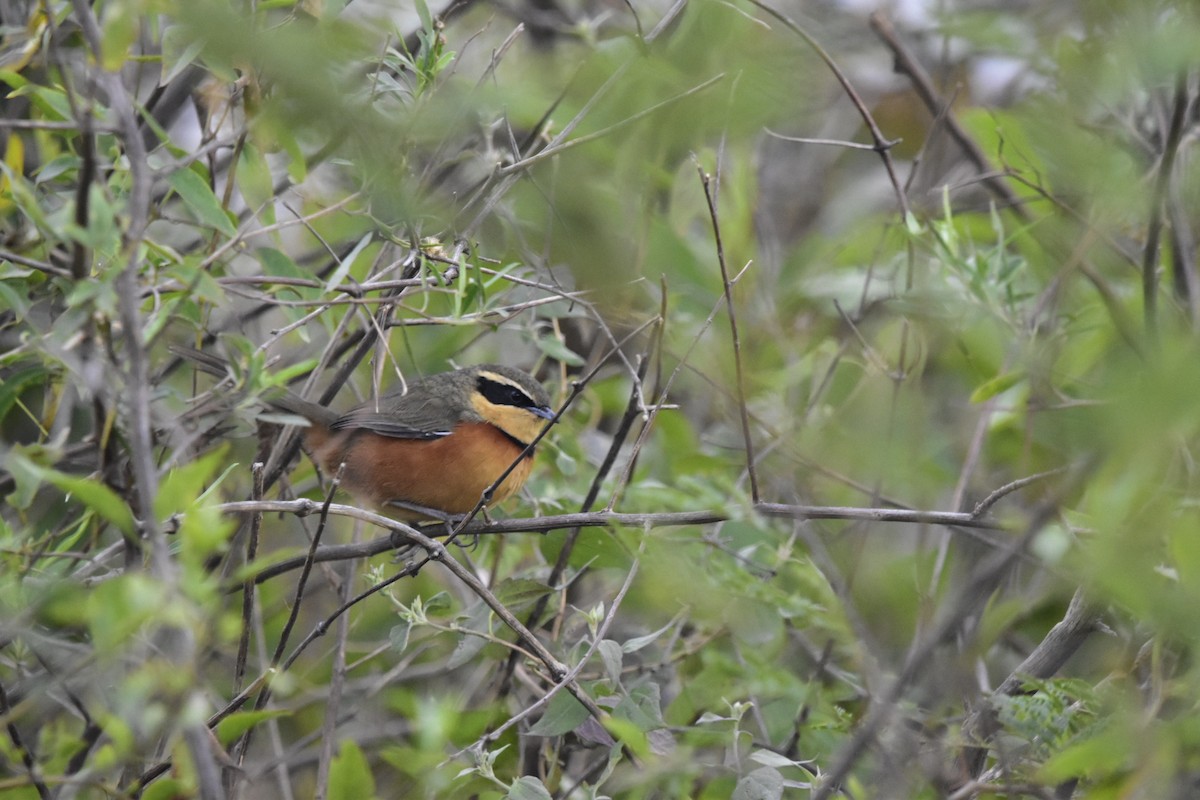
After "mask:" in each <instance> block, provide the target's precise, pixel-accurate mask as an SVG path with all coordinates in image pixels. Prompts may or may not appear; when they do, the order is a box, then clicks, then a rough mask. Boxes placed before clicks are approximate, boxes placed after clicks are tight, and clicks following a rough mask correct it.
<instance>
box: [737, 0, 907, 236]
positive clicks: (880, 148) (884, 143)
mask: <svg viewBox="0 0 1200 800" xmlns="http://www.w3.org/2000/svg"><path fill="white" fill-rule="evenodd" d="M750 2H751V3H752V4H753V5H755V6H757V7H758V8H760V9H762V10H763V11H765V12H766V13H767V14H769V15H771V16H772V17H774V18H775V19H777V20H779V22H781V23H783V25H784V27H786V28H787V29H788V30H790V31H791V32H792V33H794V34H796V35H797V36H799V37H800V38H801V39H803V40H804V41H805V42H806V43H807V44H808V46H809V47H811V48H812V49H813V50H814V51H815V52H816V54H817V55H818V56H819V57H820V59H821V60H822V61H824V62H825V66H826V67H828V68H829V71H830V72H832V73H833V76H834V77H835V78H837V82H838V83H839V84H841V86H842V91H844V92H845V93H846V96H847V97H849V98H850V102H851V103H853V104H854V108H855V109H857V110H858V115H859V116H860V117H862V120H863V123H865V124H866V126H867V130H869V131H870V132H871V140H872V141H873V142H875V145H874V147H872V148H871V149H872V150H874V151H875V152H877V153H879V158H880V159H882V160H883V167H884V169H885V170H887V174H888V180H890V181H891V183H892V188H893V190H895V192H896V201H897V202H898V203H899V204H900V210H901V211H902V212H904V216H905V218H907V217H908V215H909V213H910V212H911V209H910V208H909V205H908V196H907V195H905V193H904V187H903V186H901V185H900V179H899V177H897V175H896V165H895V163H894V162H893V161H892V154H891V152H890V151H891V149H892V147H894V146H895V144H896V143H895V141H892V140H890V139H888V138H886V137H885V136H884V135H883V131H881V130H880V129H879V125H878V123H876V122H875V117H873V116H872V115H871V111H870V109H868V108H867V104H866V103H865V102H863V99H862V97H860V96H859V94H858V91H857V90H856V89H855V88H854V84H852V83H850V79H849V78H848V77H846V73H844V72H842V68H841V67H839V66H838V65H837V62H836V61H834V60H833V56H831V55H830V54H829V53H828V51H826V50H825V48H824V47H822V46H821V43H820V42H818V41H817V40H816V39H814V38H813V37H812V35H811V34H809V32H808V31H806V30H804V28H802V27H800V26H799V25H798V24H796V23H795V22H794V21H792V19H791V18H790V17H788V16H787V15H785V14H783V13H781V12H779V11H777V10H775V9H774V8H772V7H771V6H769V5H767V4H766V3H765V2H763V0H750Z"/></svg>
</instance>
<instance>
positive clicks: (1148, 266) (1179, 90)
mask: <svg viewBox="0 0 1200 800" xmlns="http://www.w3.org/2000/svg"><path fill="white" fill-rule="evenodd" d="M1187 108H1188V90H1187V75H1186V73H1184V74H1180V75H1179V77H1178V79H1177V81H1176V83H1175V103H1174V108H1173V109H1172V112H1171V124H1170V127H1169V128H1168V129H1167V140H1166V142H1165V144H1164V145H1163V152H1162V158H1161V159H1160V161H1159V164H1158V174H1157V175H1156V176H1155V178H1154V191H1153V193H1152V194H1151V198H1150V219H1149V220H1148V221H1147V223H1146V244H1145V246H1144V247H1143V248H1142V305H1143V308H1144V309H1145V317H1146V318H1145V324H1146V334H1147V335H1148V336H1149V337H1150V338H1151V339H1153V338H1154V336H1155V334H1156V333H1157V331H1158V261H1159V259H1158V243H1159V240H1160V239H1161V238H1162V227H1163V211H1164V207H1165V205H1166V202H1167V197H1168V195H1169V193H1170V188H1171V182H1172V176H1173V173H1174V171H1175V156H1176V155H1177V154H1178V153H1179V143H1180V141H1182V139H1183V127H1184V118H1185V116H1186V112H1187Z"/></svg>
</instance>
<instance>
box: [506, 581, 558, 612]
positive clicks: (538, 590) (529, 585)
mask: <svg viewBox="0 0 1200 800" xmlns="http://www.w3.org/2000/svg"><path fill="white" fill-rule="evenodd" d="M548 594H550V587H549V586H547V585H546V584H544V583H542V582H541V581H535V580H530V579H529V578H509V579H508V580H505V581H501V582H500V584H499V585H498V586H497V587H496V599H497V600H499V601H500V602H501V603H503V604H504V605H505V606H507V607H508V610H509V611H518V610H520V609H522V608H526V607H528V606H530V605H532V604H533V603H535V602H536V601H538V600H540V599H541V598H543V597H545V596H546V595H548Z"/></svg>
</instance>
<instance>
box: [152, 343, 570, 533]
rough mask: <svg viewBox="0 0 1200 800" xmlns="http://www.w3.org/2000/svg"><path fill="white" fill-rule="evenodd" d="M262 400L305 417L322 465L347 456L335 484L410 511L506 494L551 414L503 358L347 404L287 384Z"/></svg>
mask: <svg viewBox="0 0 1200 800" xmlns="http://www.w3.org/2000/svg"><path fill="white" fill-rule="evenodd" d="M171 350H172V352H174V353H176V354H177V355H180V356H182V357H184V358H186V359H187V360H189V361H191V362H193V363H194V364H195V365H196V366H197V367H198V368H199V369H201V370H202V371H204V372H208V373H210V374H214V375H218V376H221V377H224V376H227V375H229V374H230V373H229V368H228V365H227V364H226V362H225V361H223V360H222V359H221V358H220V357H218V356H214V355H212V354H211V353H207V352H203V351H199V350H193V349H191V348H184V347H172V348H171ZM263 400H264V401H265V402H266V403H267V404H269V405H271V406H273V407H274V408H277V409H280V410H282V411H286V412H288V413H290V414H295V415H297V416H299V417H303V418H304V419H305V420H307V421H308V423H309V424H308V427H307V428H305V430H304V438H303V443H304V449H305V451H306V452H307V453H308V454H309V457H310V458H312V460H313V461H314V462H315V463H316V464H317V465H318V466H319V467H320V468H321V469H322V470H323V471H324V472H325V473H326V474H329V475H334V474H336V473H337V472H338V470H339V468H342V465H343V464H344V465H345V467H344V468H343V469H342V478H341V486H342V487H343V488H344V489H346V491H348V492H349V493H350V494H351V495H352V496H354V497H355V499H356V500H358V501H360V502H362V503H364V504H366V505H370V506H372V507H374V508H376V509H378V510H381V511H386V512H387V513H389V514H391V515H392V516H394V517H396V518H398V519H402V520H407V521H413V520H421V519H438V518H442V519H445V518H450V517H454V516H461V515H463V514H466V513H469V512H471V511H472V510H473V509H474V508H475V507H476V505H478V504H479V503H480V501H481V500H487V501H488V502H490V503H492V504H498V503H502V502H504V501H505V500H507V499H508V498H510V497H512V496H513V495H514V494H516V493H517V492H518V491H519V490H520V489H521V487H522V486H523V485H524V484H525V481H526V480H528V478H529V475H530V472H532V470H533V457H534V450H533V447H531V445H532V444H533V443H534V441H535V440H536V439H537V438H538V436H539V435H540V434H541V432H542V429H543V428H544V427H545V426H546V425H547V424H548V423H549V422H550V421H552V420H553V419H554V411H553V409H551V407H550V395H549V394H548V393H547V392H546V389H545V388H544V387H543V386H542V385H541V384H540V383H538V381H537V380H536V379H534V377H533V376H532V375H530V374H528V373H526V372H524V371H522V370H519V369H515V368H513V367H508V366H503V365H500V364H479V365H475V366H470V367H464V368H462V369H456V370H452V371H449V372H442V373H438V374H435V375H429V376H427V377H424V378H421V379H418V380H415V381H411V382H409V383H408V384H407V385H406V386H399V387H396V388H393V389H390V390H389V391H386V392H384V393H382V394H381V395H379V397H378V398H377V399H373V400H368V401H367V402H365V403H361V404H360V405H358V406H355V407H354V408H351V409H350V410H349V411H346V412H344V413H338V412H337V411H334V410H333V409H331V408H328V407H327V406H322V405H320V404H318V403H314V402H312V401H309V400H305V399H304V398H302V397H300V396H299V395H297V394H295V393H294V392H290V391H287V390H285V389H279V390H277V391H276V392H274V393H269V394H268V395H267V396H265V397H264V398H263ZM510 467H511V468H512V469H511V471H509V472H508V475H507V477H505V478H504V480H503V481H502V482H501V483H500V484H499V486H496V488H495V490H494V492H493V493H492V494H491V495H490V497H488V498H485V497H484V495H485V493H486V492H487V491H488V490H489V489H490V488H491V487H492V486H493V485H494V484H495V483H496V481H498V480H499V479H500V477H501V475H503V474H504V473H505V471H506V470H509V468H510Z"/></svg>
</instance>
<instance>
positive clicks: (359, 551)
mask: <svg viewBox="0 0 1200 800" xmlns="http://www.w3.org/2000/svg"><path fill="white" fill-rule="evenodd" d="M217 508H218V510H219V511H223V512H225V513H228V514H257V513H290V514H296V515H297V516H307V515H309V514H314V513H317V511H318V510H320V509H322V508H324V505H323V504H322V503H317V502H315V501H313V500H307V499H300V500H262V501H257V502H250V501H236V502H232V503H223V504H221V505H220V506H218V507H217ZM328 510H329V513H330V514H332V515H335V516H343V517H350V518H352V519H359V520H362V521H364V522H369V523H371V524H373V525H377V526H379V527H381V528H384V529H385V530H389V531H393V532H395V534H399V535H402V536H404V535H407V531H409V530H411V528H410V527H409V526H408V525H405V524H404V523H402V522H397V521H396V520H394V519H391V518H390V517H385V516H382V515H380V514H375V513H373V512H370V511H366V510H364V509H361V508H358V507H356V506H348V505H341V504H338V503H333V504H331V505H330V506H329V509H328ZM749 510H750V511H754V512H757V513H759V514H761V515H762V516H764V517H768V518H776V519H829V520H847V521H858V522H889V523H909V524H924V525H947V526H950V527H953V528H967V529H981V530H993V531H995V530H1006V528H1005V527H1004V526H1003V525H1002V524H1001V523H999V522H997V521H995V520H992V519H987V518H982V517H975V516H974V515H972V514H969V513H965V512H961V511H919V510H913V509H905V508H856V507H852V506H803V505H786V504H782V503H758V504H757V505H754V506H751V507H750V509H749ZM730 519H734V516H733V515H731V514H729V513H728V512H725V511H708V510H702V511H670V512H658V513H646V514H638V513H620V512H615V511H591V512H587V513H580V514H559V515H554V516H546V517H533V518H530V519H507V520H496V521H492V522H486V523H479V522H477V523H472V524H470V525H467V526H465V527H463V528H462V529H461V530H457V531H455V536H460V537H462V536H465V537H471V536H486V535H496V534H506V533H549V532H550V531H555V530H563V529H566V528H577V527H578V528H589V527H590V528H607V527H633V528H642V527H646V528H662V527H678V526H683V525H713V524H716V523H719V522H727V521H729V520H730ZM993 544H994V543H993ZM395 547H396V542H395V540H394V538H393V537H392V536H385V537H382V538H380V539H374V540H372V541H368V542H361V543H359V544H353V545H326V546H324V547H320V548H317V550H315V551H314V552H313V554H312V558H313V561H314V562H317V563H319V562H323V561H340V560H343V559H347V558H366V557H369V556H374V555H378V554H379V553H386V552H388V551H389V550H392V549H394V548H395ZM307 559H308V556H307V555H305V556H298V557H296V558H289V559H285V560H282V561H278V562H275V563H272V564H270V565H269V566H267V567H264V568H263V570H262V571H261V572H259V573H257V574H256V575H255V577H254V580H255V582H257V583H262V582H263V581H266V580H269V579H271V578H273V577H276V576H278V575H281V574H283V573H286V572H290V571H292V570H294V569H297V568H299V567H302V566H303V565H304V563H305V562H306V560H307ZM239 586H240V584H239Z"/></svg>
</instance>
